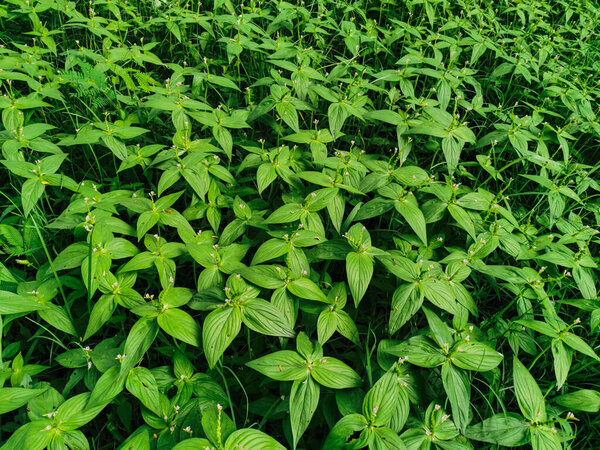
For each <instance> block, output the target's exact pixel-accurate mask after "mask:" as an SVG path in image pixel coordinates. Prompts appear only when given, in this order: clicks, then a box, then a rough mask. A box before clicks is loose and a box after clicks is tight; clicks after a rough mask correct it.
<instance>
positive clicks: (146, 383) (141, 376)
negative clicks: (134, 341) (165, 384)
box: [125, 367, 161, 412]
mask: <svg viewBox="0 0 600 450" xmlns="http://www.w3.org/2000/svg"><path fill="white" fill-rule="evenodd" d="M125 387H126V388H127V390H128V391H129V392H131V393H132V394H133V395H134V396H135V397H137V398H138V399H139V400H140V401H141V402H142V404H143V405H144V406H145V407H146V408H148V409H149V410H150V411H154V412H158V411H160V410H161V407H160V398H159V394H158V385H157V383H156V380H155V378H154V375H152V372H150V371H149V370H148V369H146V368H145V367H134V368H133V369H131V371H130V372H129V374H128V375H127V379H126V380H125Z"/></svg>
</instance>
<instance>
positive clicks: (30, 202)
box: [21, 178, 46, 217]
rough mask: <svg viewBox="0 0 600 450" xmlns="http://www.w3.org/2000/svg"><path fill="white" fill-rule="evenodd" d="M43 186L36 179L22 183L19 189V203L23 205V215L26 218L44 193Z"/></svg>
mask: <svg viewBox="0 0 600 450" xmlns="http://www.w3.org/2000/svg"><path fill="white" fill-rule="evenodd" d="M45 188H46V187H45V186H44V185H43V184H42V182H41V181H40V180H38V179H36V178H30V179H29V180H27V181H25V183H23V187H22V189H21V202H22V203H23V214H24V215H25V216H26V217H27V216H29V213H31V210H32V209H33V207H34V206H35V204H36V203H37V202H38V200H39V199H40V197H41V196H42V194H43V193H44V190H45Z"/></svg>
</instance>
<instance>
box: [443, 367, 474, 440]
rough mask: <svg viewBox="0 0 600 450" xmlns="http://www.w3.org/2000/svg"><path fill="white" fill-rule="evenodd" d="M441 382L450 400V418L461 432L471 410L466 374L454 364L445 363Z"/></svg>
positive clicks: (469, 390)
mask: <svg viewBox="0 0 600 450" xmlns="http://www.w3.org/2000/svg"><path fill="white" fill-rule="evenodd" d="M442 384H443V385H444V390H445V391H446V395H447V396H448V400H450V406H451V407H452V418H453V420H454V423H455V424H456V426H457V427H458V429H459V430H461V432H464V430H465V428H466V426H467V424H468V423H469V412H470V410H471V405H470V399H471V383H470V381H469V378H468V377H467V375H466V374H465V373H464V372H463V371H462V370H460V369H457V368H456V367H454V365H452V364H449V363H446V364H444V365H443V366H442Z"/></svg>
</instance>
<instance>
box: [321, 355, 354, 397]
mask: <svg viewBox="0 0 600 450" xmlns="http://www.w3.org/2000/svg"><path fill="white" fill-rule="evenodd" d="M313 363H314V364H313V368H312V370H311V372H310V373H311V375H312V377H313V378H314V379H315V380H316V381H317V382H318V383H319V384H322V385H323V386H326V387H329V388H332V389H347V388H353V387H358V386H360V385H361V384H362V380H361V378H360V376H359V375H358V374H357V373H356V372H355V371H354V370H352V369H351V368H350V367H349V366H347V365H346V364H344V363H343V362H342V361H340V360H339V359H336V358H330V357H326V358H322V359H321V360H320V361H313Z"/></svg>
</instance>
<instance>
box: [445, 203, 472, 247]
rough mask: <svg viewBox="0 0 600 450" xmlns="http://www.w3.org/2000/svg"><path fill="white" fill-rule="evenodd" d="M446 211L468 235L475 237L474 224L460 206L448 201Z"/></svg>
mask: <svg viewBox="0 0 600 450" xmlns="http://www.w3.org/2000/svg"><path fill="white" fill-rule="evenodd" d="M448 212H449V213H450V215H451V216H452V217H453V218H454V220H456V222H457V223H458V224H459V225H460V227H461V228H462V229H463V230H465V231H466V232H467V233H469V236H471V237H472V238H473V240H476V239H477V236H476V235H475V226H474V225H473V221H472V220H471V217H470V216H469V214H468V213H467V212H466V211H465V210H464V209H463V208H461V207H460V206H458V205H457V204H455V203H450V204H449V205H448Z"/></svg>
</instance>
